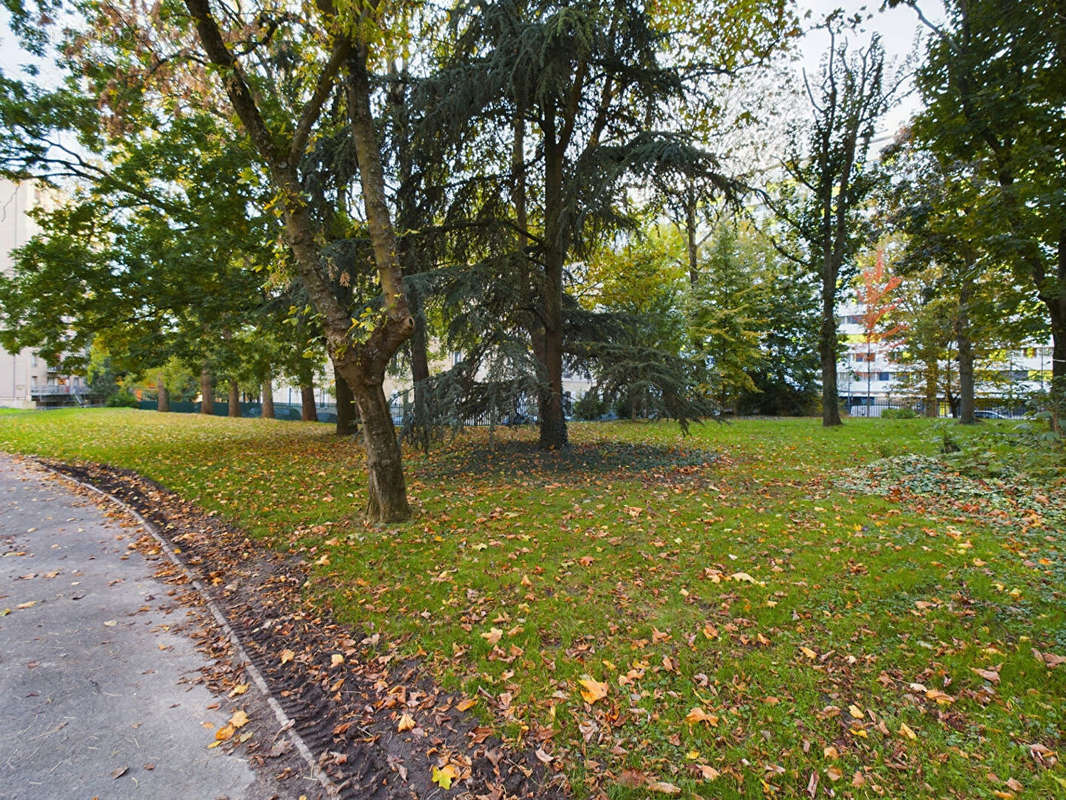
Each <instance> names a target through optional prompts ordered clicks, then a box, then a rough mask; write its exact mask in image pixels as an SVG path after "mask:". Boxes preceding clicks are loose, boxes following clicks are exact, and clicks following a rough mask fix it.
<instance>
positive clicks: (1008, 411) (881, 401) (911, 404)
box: [841, 397, 1028, 419]
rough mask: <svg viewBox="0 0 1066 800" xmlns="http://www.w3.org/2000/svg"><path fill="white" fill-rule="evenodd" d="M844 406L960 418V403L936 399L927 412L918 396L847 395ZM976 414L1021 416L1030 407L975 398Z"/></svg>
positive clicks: (880, 413)
mask: <svg viewBox="0 0 1066 800" xmlns="http://www.w3.org/2000/svg"><path fill="white" fill-rule="evenodd" d="M841 407H842V409H843V411H844V412H845V413H847V414H848V415H849V416H852V417H909V416H911V415H914V416H916V417H925V416H935V417H942V418H951V417H958V415H959V404H958V402H957V401H956V402H951V403H949V402H947V401H944V400H939V401H937V407H936V413H935V414H928V415H927V414H926V404H925V401H924V400H920V399H915V398H900V399H895V398H877V397H875V398H873V399H872V400H871V399H870V398H868V397H844V398H842V399H841ZM974 409H975V411H974V414H975V416H976V417H978V418H979V419H1021V418H1022V417H1024V416H1025V414H1026V411H1027V410H1028V409H1027V408H1026V406H1025V404H1024V403H1022V402H1021V401H1019V400H1018V399H1017V398H1014V399H1010V398H1004V397H978V398H977V399H976V400H975V401H974Z"/></svg>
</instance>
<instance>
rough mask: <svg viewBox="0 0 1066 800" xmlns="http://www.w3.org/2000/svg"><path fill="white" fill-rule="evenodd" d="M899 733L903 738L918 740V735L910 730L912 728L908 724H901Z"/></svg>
mask: <svg viewBox="0 0 1066 800" xmlns="http://www.w3.org/2000/svg"><path fill="white" fill-rule="evenodd" d="M899 733H900V735H901V736H905V737H907V738H908V739H910V740H911V741H914V740H916V739H917V738H918V735H917V734H916V733H915V732H914V731H912V730H911V729H910V726H909V725H907V723H906V722H901V723H900V724H899Z"/></svg>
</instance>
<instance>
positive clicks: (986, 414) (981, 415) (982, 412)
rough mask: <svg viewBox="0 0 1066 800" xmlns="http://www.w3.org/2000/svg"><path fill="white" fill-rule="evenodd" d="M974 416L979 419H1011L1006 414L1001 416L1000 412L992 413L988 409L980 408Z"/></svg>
mask: <svg viewBox="0 0 1066 800" xmlns="http://www.w3.org/2000/svg"><path fill="white" fill-rule="evenodd" d="M973 415H974V417H975V418H977V419H1010V417H1009V416H1007V415H1006V414H1000V413H999V412H998V411H990V410H989V409H986V408H980V409H977V410H976V411H974V412H973Z"/></svg>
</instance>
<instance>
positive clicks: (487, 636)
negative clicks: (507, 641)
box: [481, 628, 503, 644]
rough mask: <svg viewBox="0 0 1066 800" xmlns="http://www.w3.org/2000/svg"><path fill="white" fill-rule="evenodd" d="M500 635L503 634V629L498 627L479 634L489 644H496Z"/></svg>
mask: <svg viewBox="0 0 1066 800" xmlns="http://www.w3.org/2000/svg"><path fill="white" fill-rule="evenodd" d="M501 636H503V631H501V630H500V629H499V628H493V629H491V630H490V631H489V632H488V633H483V634H481V638H482V639H484V640H485V641H486V642H488V643H489V644H496V643H497V642H499V641H500V637H501Z"/></svg>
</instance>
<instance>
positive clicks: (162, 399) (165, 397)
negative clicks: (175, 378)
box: [155, 378, 170, 411]
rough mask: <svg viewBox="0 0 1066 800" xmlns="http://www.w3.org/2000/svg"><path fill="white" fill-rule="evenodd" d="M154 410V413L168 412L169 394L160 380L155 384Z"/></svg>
mask: <svg viewBox="0 0 1066 800" xmlns="http://www.w3.org/2000/svg"><path fill="white" fill-rule="evenodd" d="M155 408H156V411H170V392H169V391H167V385H166V384H165V383H164V382H163V380H162V378H160V380H159V382H158V383H157V384H156V399H155Z"/></svg>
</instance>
